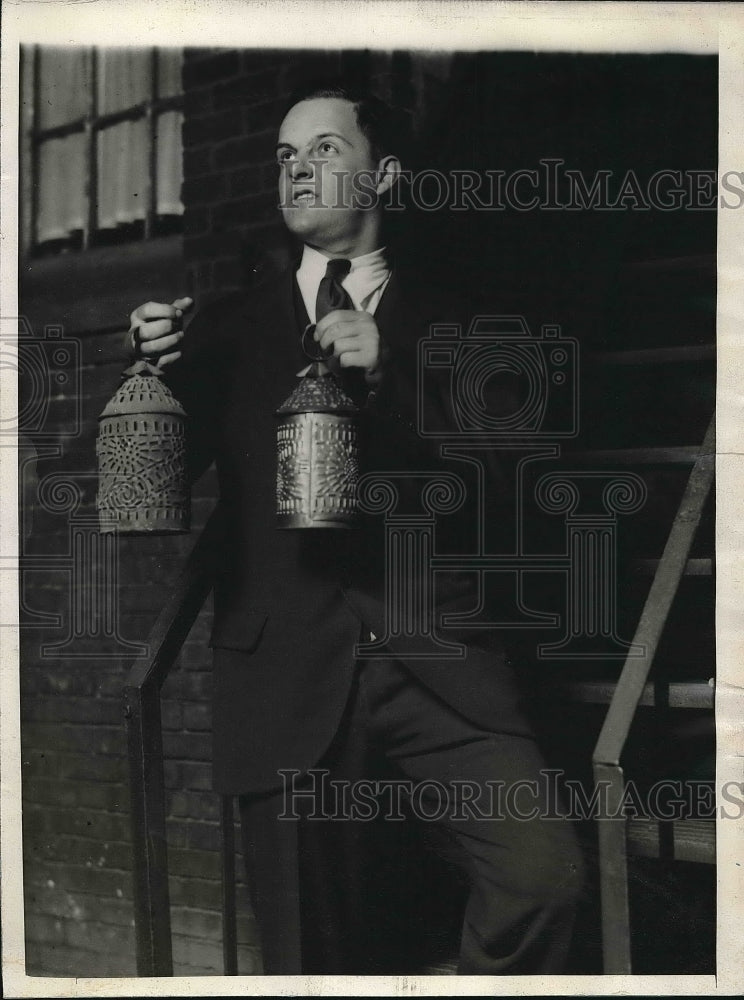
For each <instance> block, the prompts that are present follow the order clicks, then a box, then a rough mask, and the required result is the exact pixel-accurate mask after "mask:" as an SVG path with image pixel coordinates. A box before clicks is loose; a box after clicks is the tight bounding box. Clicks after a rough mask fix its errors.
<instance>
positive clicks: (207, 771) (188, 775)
mask: <svg viewBox="0 0 744 1000" xmlns="http://www.w3.org/2000/svg"><path fill="white" fill-rule="evenodd" d="M170 763H171V762H170V761H166V768H165V771H166V785H167V786H168V787H169V788H173V787H176V788H187V789H193V790H194V791H198V792H202V791H204V792H211V791H212V768H211V766H210V765H209V764H206V763H199V762H196V761H183V762H181V763H179V764H178V780H177V782H176V783H175V785H174V784H173V783H171V782H170V781H168V771H169V769H168V765H169V764H170Z"/></svg>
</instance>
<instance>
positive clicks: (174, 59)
mask: <svg viewBox="0 0 744 1000" xmlns="http://www.w3.org/2000/svg"><path fill="white" fill-rule="evenodd" d="M182 62H183V50H182V49H159V50H158V97H173V96H174V95H175V94H180V93H181V90H182V89H183V88H182V86H181V63H182Z"/></svg>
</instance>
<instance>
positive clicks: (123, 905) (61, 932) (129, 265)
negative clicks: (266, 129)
mask: <svg viewBox="0 0 744 1000" xmlns="http://www.w3.org/2000/svg"><path fill="white" fill-rule="evenodd" d="M183 281H184V277H183V248H182V240H181V239H180V238H176V237H172V238H168V239H163V240H156V241H152V243H150V244H137V245H134V244H133V245H130V246H129V247H127V248H125V247H119V248H115V247H109V248H106V249H105V250H96V251H91V252H90V253H89V254H87V255H67V256H66V257H65V258H57V259H54V260H37V261H29V262H28V264H27V266H26V267H25V268H24V278H23V284H22V310H23V313H24V315H25V316H26V319H27V322H26V325H25V327H24V329H25V334H26V337H27V342H28V343H29V344H33V345H40V344H42V343H43V341H44V331H45V326H48V325H49V324H55V325H60V326H61V327H62V330H63V333H64V340H65V342H66V343H67V346H68V349H69V350H68V356H69V357H70V361H69V363H66V364H64V365H63V366H62V367H61V368H59V370H54V369H52V370H50V373H49V376H48V379H47V381H46V382H44V384H43V386H42V387H41V391H42V392H43V393H44V394H45V395H46V396H48V397H50V398H49V405H48V408H47V411H46V416H45V419H44V421H43V426H41V425H38V423H37V425H34V426H31V421H30V420H29V419H25V423H24V420H23V419H22V421H21V430H22V431H23V446H22V448H21V453H20V454H21V461H22V462H23V461H24V459H25V460H26V464H25V466H24V468H25V471H26V480H25V483H26V485H25V490H24V494H25V495H24V504H23V516H24V526H25V528H26V535H27V538H26V541H25V548H24V550H23V556H24V564H25V567H26V569H25V579H24V587H23V594H22V596H23V603H22V622H24V627H23V628H22V633H21V676H20V681H21V715H22V762H23V764H22V767H23V770H22V773H23V825H24V855H25V872H24V874H25V891H26V912H25V920H26V948H27V953H26V957H27V970H28V972H29V973H30V974H38V975H52V974H59V975H70V976H72V975H75V976H126V975H134V974H135V972H136V969H135V945H134V922H133V906H132V878H131V846H130V844H131V838H130V820H129V790H128V769H127V768H128V765H127V752H126V738H125V730H124V724H123V723H124V718H123V701H122V691H123V686H124V681H125V678H126V676H127V673H128V671H129V669H130V666H131V664H132V663H133V662H134V660H133V654H134V652H135V650H134V649H133V647H132V644H133V643H142V642H144V641H145V640H146V638H147V635H148V632H149V630H150V628H151V626H152V624H153V622H154V619H155V616H156V614H157V613H158V611H159V610H160V608H161V606H162V604H163V600H164V595H165V594H166V593H167V591H168V588H169V586H170V584H171V583H172V581H173V579H174V578H175V576H176V574H177V573H178V571H179V569H180V567H181V565H182V564H183V561H184V558H185V556H186V553H187V552H188V550H189V549H190V548H191V546H192V545H193V544H194V541H195V538H196V537H197V535H198V532H199V530H200V528H201V526H202V525H203V524H204V521H205V519H206V517H207V515H208V512H209V510H210V509H211V506H212V504H213V502H214V492H215V490H214V481H213V477H212V475H211V474H210V473H208V474H207V475H205V477H204V479H203V481H202V482H201V483H200V484H198V486H197V488H196V490H195V491H194V499H193V504H192V512H193V521H194V528H193V531H192V533H191V534H190V535H188V536H185V537H170V538H168V537H161V538H148V539H143V538H127V539H121V540H120V541H119V542H118V545H117V554H118V561H119V564H118V572H117V574H116V577H115V578H114V579H112V580H110V581H109V583H108V584H106V585H104V586H105V588H107V592H108V594H109V595H110V596H111V595H113V596H115V597H116V599H117V600H118V604H119V607H118V616H117V629H116V635H115V636H110V637H108V638H107V637H104V636H101V635H95V626H94V627H93V628H92V629H91V628H90V627H88V626H89V625H90V623H88V625H86V627H85V628H83V630H82V631H83V632H84V633H85V632H86V631H87V632H88V633H91V632H92V633H93V637H92V638H86V636H85V634H83V635H72V633H73V632H74V631H75V627H74V616H75V613H76V610H80V609H82V608H83V604H82V602H83V601H84V600H86V599H89V598H91V597H92V596H94V595H95V594H98V596H99V597H100V593H101V592H100V589H99V588H98V587H97V585H96V583H95V579H96V576H95V575H96V574H98V577H99V579H100V574H101V573H102V572H103V562H102V560H101V559H100V558H98V557H93V558H92V559H86V560H83V565H82V567H80V566H78V567H77V568H76V567H75V566H74V561H73V559H72V558H71V547H70V546H71V538H72V534H73V533H74V532H75V531H76V530H80V529H81V521H80V518H81V517H83V518H84V517H85V516H86V515H87V516H90V515H92V514H93V513H94V511H95V506H94V495H95V471H96V465H95V461H96V460H95V436H96V431H97V417H98V415H99V413H100V412H101V410H102V409H103V406H104V405H105V403H106V401H107V400H108V398H109V397H110V396H111V394H112V392H113V390H114V388H115V387H116V385H117V384H118V381H119V373H120V372H121V371H122V369H123V367H124V357H123V355H122V340H123V333H124V331H125V329H126V322H127V320H126V317H127V315H128V312H129V311H130V310H131V308H133V306H134V305H135V304H136V303H137V302H138V301H142V300H145V299H149V298H152V299H158V300H168V301H170V300H172V299H173V298H174V297H175V296H177V295H178V294H179V293H180V292H181V290H182V288H183ZM48 343H52V341H48ZM42 349H43V348H42ZM76 355H77V356H76ZM46 356H47V357H51V355H49V354H47V355H46ZM58 374H59V375H61V376H64V379H65V381H64V382H63V383H62V384H61V385H60V386H59V388H57V385H58V383H57V381H56V375H58ZM42 381H43V380H42ZM21 385H22V388H23V387H24V386H25V387H26V389H27V392H26V398H27V399H28V398H30V397H29V394H28V390H29V387H30V383H28V385H27V383H26V380H25V379H23V378H22V380H21ZM37 389H38V387H37V388H36V389H34V391H37ZM76 403H79V413H77V414H76V410H77V406H76V405H75V404H76ZM22 412H26V411H22ZM30 412H32V411H30ZM78 417H79V426H78V427H77V428H76V427H75V422H76V420H77V419H78ZM72 431H74V433H71V432H72ZM34 459H35V461H34ZM73 492H79V498H80V502H79V503H75V504H72V505H70V504H68V503H67V501H68V500H69V499H70V498H71V497H72V495H73ZM82 530H83V531H84V530H85V529H82ZM81 570H82V571H81ZM208 611H209V609H208V608H207V609H205V612H204V614H203V615H202V616H201V618H200V619H199V621H198V623H197V624H196V626H195V627H194V630H193V632H192V635H191V637H190V638H189V640H188V642H187V644H186V646H185V648H184V651H183V655H182V657H181V659H180V661H179V663H178V664H177V666H176V669H175V670H174V673H173V675H172V677H171V678H170V679H169V680H168V681H167V682H166V685H165V688H164V691H163V729H164V749H165V755H166V765H165V777H166V785H167V813H168V840H169V848H170V855H169V860H170V872H171V885H170V889H171V902H172V927H173V952H174V965H175V971H176V973H177V974H184V975H198V974H206V973H219V972H221V969H222V953H221V930H220V916H219V907H220V886H219V855H218V823H217V809H218V801H217V798H216V796H215V795H214V794H213V793H212V792H211V790H210V718H209V688H210V679H211V678H210V664H209V654H208V650H207V648H206V638H207V630H208V628H209V615H208ZM44 615H47V616H56V617H57V621H56V622H55V621H53V620H51V619H47V620H46V621H45V620H44V619H43V617H42V616H44ZM70 638H71V639H72V641H68V640H69V639H70ZM65 643H66V645H65V646H64V648H63V649H61V650H56V651H55V650H54V649H53V648H51V647H53V646H55V645H56V646H59V645H60V644H65ZM239 873H240V875H241V885H240V886H239V892H240V894H241V900H240V913H241V916H240V922H239V935H240V942H241V947H240V969H241V971H242V972H246V973H251V972H255V971H256V970H257V969H260V956H259V953H258V948H257V943H256V941H257V939H256V932H255V925H254V923H253V920H252V917H251V913H250V907H249V905H248V902H247V899H246V898H245V886H244V885H243V883H242V866H241V865H239Z"/></svg>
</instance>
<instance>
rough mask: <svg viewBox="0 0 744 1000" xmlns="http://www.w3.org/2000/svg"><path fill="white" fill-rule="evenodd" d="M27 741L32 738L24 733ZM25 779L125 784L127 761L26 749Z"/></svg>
mask: <svg viewBox="0 0 744 1000" xmlns="http://www.w3.org/2000/svg"><path fill="white" fill-rule="evenodd" d="M24 738H25V740H28V736H26V735H25V733H24ZM22 765H23V774H24V776H26V775H28V776H29V777H46V778H58V779H59V778H62V779H68V780H70V781H77V780H82V781H97V782H116V783H121V782H122V780H123V779H125V778H126V775H127V762H126V758H125V757H124V756H123V755H122V757H119V758H117V757H95V756H89V755H85V754H71V753H61V752H58V751H54V752H52V753H50V754H46V753H44V752H43V751H42V750H39V749H36V748H31V747H28V746H27V745H26V746H24V748H23V751H22Z"/></svg>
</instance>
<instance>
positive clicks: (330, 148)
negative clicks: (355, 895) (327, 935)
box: [319, 142, 338, 153]
mask: <svg viewBox="0 0 744 1000" xmlns="http://www.w3.org/2000/svg"><path fill="white" fill-rule="evenodd" d="M319 149H320V152H321V153H337V152H338V149H337V148H336V147H335V146H334V145H333V143H332V142H321V144H320V147H319Z"/></svg>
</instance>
